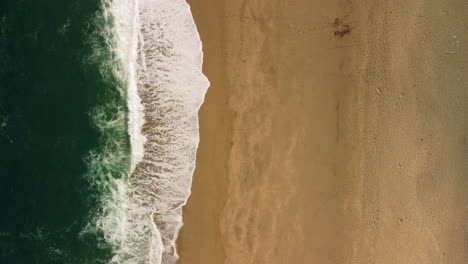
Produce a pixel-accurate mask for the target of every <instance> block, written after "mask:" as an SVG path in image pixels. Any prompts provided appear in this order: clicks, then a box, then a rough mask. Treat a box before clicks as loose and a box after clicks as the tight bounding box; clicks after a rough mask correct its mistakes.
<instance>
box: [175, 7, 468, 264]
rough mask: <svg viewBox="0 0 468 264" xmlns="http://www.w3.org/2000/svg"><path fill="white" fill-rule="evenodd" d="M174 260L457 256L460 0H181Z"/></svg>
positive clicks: (467, 42)
mask: <svg viewBox="0 0 468 264" xmlns="http://www.w3.org/2000/svg"><path fill="white" fill-rule="evenodd" d="M189 3H190V5H191V6H192V11H193V14H194V18H195V21H196V23H197V26H198V29H199V32H200V35H201V39H202V41H203V45H204V53H205V61H204V73H205V74H206V75H207V77H208V79H209V80H210V81H211V87H210V89H209V90H208V93H207V95H206V98H205V104H204V105H203V106H202V109H201V111H200V118H201V120H200V135H201V141H200V145H199V150H198V154H197V168H196V170H195V175H194V180H193V186H192V194H191V197H190V199H189V201H188V204H187V206H186V207H185V208H184V223H185V225H184V227H183V228H182V232H181V235H180V238H179V240H178V248H179V253H180V257H181V258H180V261H179V263H181V264H198V263H203V264H210V263H217V264H219V263H226V264H254V263H255V264H261V263H268V264H275V263H320V264H326V263H337V264H339V263H363V264H364V263H365V264H368V263H369V264H370V263H378V264H386V263H388V264H390V263H392V264H393V263H408V264H414V263H424V264H429V263H448V264H458V263H460V264H462V263H468V240H467V239H468V236H467V230H468V229H467V223H468V194H467V191H468V176H467V175H466V171H467V170H468V168H467V164H468V162H467V157H468V156H467V150H468V145H467V138H468V133H467V132H468V130H467V126H466V124H467V121H468V120H467V115H466V113H467V110H468V109H467V104H466V102H467V99H468V98H467V87H466V85H467V83H468V74H467V72H468V26H467V22H466V18H467V17H468V2H467V1H464V0H446V1H436V0H414V1H385V0H375V1H370V0H367V1H354V0H341V1H340V0H330V1H324V0H287V1H286V0H250V1H247V0H231V1H227V0H226V1H224V0H223V1H221V0H190V1H189Z"/></svg>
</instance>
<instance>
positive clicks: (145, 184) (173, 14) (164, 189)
mask: <svg viewBox="0 0 468 264" xmlns="http://www.w3.org/2000/svg"><path fill="white" fill-rule="evenodd" d="M102 3H103V8H102V17H101V21H103V22H104V26H103V27H102V29H103V32H102V36H104V37H105V39H106V42H107V43H108V47H109V48H110V49H111V50H112V54H114V56H113V57H112V56H111V58H112V59H110V60H108V61H107V63H106V65H110V66H111V67H110V68H111V73H112V75H113V76H115V77H116V79H117V80H119V82H117V83H118V84H119V83H123V84H124V86H125V88H126V89H125V90H124V91H122V94H124V95H125V96H126V98H127V107H128V112H127V111H124V110H126V109H120V108H121V107H120V106H117V105H111V106H103V108H96V111H95V112H94V113H93V115H92V116H93V119H94V121H95V123H96V125H97V126H98V128H99V129H100V131H101V134H103V135H106V136H103V138H105V140H104V144H103V147H104V149H103V151H102V150H101V152H99V153H91V155H90V158H89V161H88V164H89V165H90V175H93V176H92V177H94V181H95V183H96V184H97V185H99V186H101V188H102V197H101V203H102V208H101V210H99V213H98V214H97V217H96V218H95V219H93V221H92V223H94V224H90V225H89V227H88V228H89V230H94V231H95V232H102V233H103V236H104V240H105V241H106V243H108V244H110V245H111V246H112V248H113V251H114V257H113V259H112V260H111V261H110V263H129V264H130V263H135V264H137V263H138V264H140V263H151V264H153V263H155V264H159V263H164V264H169V263H175V262H176V260H177V259H178V255H177V250H176V246H175V241H176V239H177V236H178V232H179V230H180V228H181V226H182V206H183V205H185V203H186V201H187V199H188V197H189V195H190V188H191V183H192V175H193V171H194V169H195V158H196V150H197V147H198V142H199V131H198V130H199V127H198V110H199V108H200V106H201V104H202V103H203V100H204V95H205V93H206V90H207V88H208V86H209V82H208V80H207V79H206V77H205V76H204V75H203V74H202V72H201V68H202V58H203V54H202V49H201V42H200V38H199V35H198V32H197V30H196V27H195V24H194V21H193V18H192V14H191V12H190V7H189V6H188V4H187V3H186V2H185V1H183V0H103V2H102ZM97 51H99V49H97ZM119 85H120V84H119ZM109 107H110V108H109ZM112 107H113V108H114V109H115V108H117V111H114V115H111V116H109V115H108V114H107V113H108V112H109V109H111V108H112ZM122 113H128V116H122V115H121V114H122ZM125 120H127V122H128V123H127V125H126V126H122V122H125ZM122 127H125V128H126V129H127V131H128V135H129V137H130V143H131V144H130V145H131V153H132V154H131V157H130V169H128V170H126V169H125V167H122V166H121V167H119V166H118V163H119V161H120V162H121V161H122V160H121V155H125V153H124V151H123V148H122V147H121V146H122V145H121V144H124V143H125V142H120V141H119V140H116V138H114V137H112V136H111V135H112V134H113V133H115V131H120V130H119V129H121V128H122ZM109 168H117V170H114V169H109ZM119 174H121V175H119Z"/></svg>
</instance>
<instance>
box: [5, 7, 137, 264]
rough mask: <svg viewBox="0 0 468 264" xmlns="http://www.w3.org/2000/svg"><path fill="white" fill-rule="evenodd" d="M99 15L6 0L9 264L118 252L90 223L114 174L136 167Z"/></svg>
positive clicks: (96, 258) (101, 259)
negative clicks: (131, 162) (132, 159)
mask: <svg viewBox="0 0 468 264" xmlns="http://www.w3.org/2000/svg"><path fill="white" fill-rule="evenodd" d="M101 13H102V7H101V4H100V2H99V1H97V0H80V1H74V0H73V1H71V0H47V1H46V0H42V1H41V0H21V1H1V2H0V177H1V184H0V208H1V214H0V260H1V261H0V262H1V263H27V264H32V263H48V264H50V263H79V264H83V263H107V262H108V261H109V259H110V258H111V256H112V247H111V246H110V245H108V244H107V243H106V242H105V240H104V234H102V231H99V230H98V229H91V230H89V228H88V229H87V228H86V227H87V226H90V223H92V221H93V218H94V217H95V216H96V215H97V214H99V213H100V211H102V209H101V208H103V207H102V205H101V203H102V196H103V194H105V193H106V192H108V191H109V189H111V188H113V186H111V185H110V184H108V179H106V177H116V178H119V177H125V175H127V174H128V172H129V169H130V143H129V137H128V135H127V120H126V118H127V115H126V112H127V107H126V95H125V89H123V83H122V80H119V79H118V78H116V76H114V75H115V74H114V73H113V71H112V67H117V66H116V65H115V63H114V64H113V62H114V61H115V59H114V57H115V56H114V55H113V54H112V49H111V48H110V45H111V44H109V42H108V39H107V38H106V35H105V34H103V32H104V31H103V28H104V27H105V26H106V24H109V23H111V21H104V20H103V18H102V15H101ZM110 122H112V125H107V126H106V125H105V124H109V123H110ZM110 157H112V158H110ZM91 226H92V225H91Z"/></svg>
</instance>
